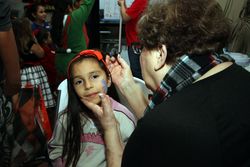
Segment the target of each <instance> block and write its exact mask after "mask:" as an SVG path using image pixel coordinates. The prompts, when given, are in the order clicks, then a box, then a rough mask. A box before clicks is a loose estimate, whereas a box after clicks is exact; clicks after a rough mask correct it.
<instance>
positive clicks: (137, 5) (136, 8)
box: [125, 0, 148, 46]
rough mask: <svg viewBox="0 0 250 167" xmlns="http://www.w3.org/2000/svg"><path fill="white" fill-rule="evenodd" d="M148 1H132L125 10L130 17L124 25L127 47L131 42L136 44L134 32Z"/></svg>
mask: <svg viewBox="0 0 250 167" xmlns="http://www.w3.org/2000/svg"><path fill="white" fill-rule="evenodd" d="M147 4H148V0H134V2H133V3H132V4H131V6H130V7H129V8H127V10H126V13H127V15H129V16H130V18H131V20H129V21H128V22H127V23H126V25H125V33H126V40H127V45H128V46H130V45H131V43H132V42H138V41H139V39H138V37H137V32H136V24H137V22H138V20H139V19H140V17H141V15H142V12H143V11H144V9H145V8H146V7H147Z"/></svg>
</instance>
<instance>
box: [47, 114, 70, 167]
mask: <svg viewBox="0 0 250 167" xmlns="http://www.w3.org/2000/svg"><path fill="white" fill-rule="evenodd" d="M63 118H64V116H61V117H60V119H59V120H57V122H56V125H55V128H54V131H53V135H52V138H51V139H50V141H49V142H48V152H49V158H50V159H51V161H52V164H53V166H54V167H64V166H65V164H64V163H63V160H62V152H63V145H64V139H65V133H66V130H65V128H64V127H65V126H66V125H63ZM64 120H65V119H64ZM64 123H65V121H64Z"/></svg>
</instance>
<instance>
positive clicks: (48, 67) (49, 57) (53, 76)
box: [40, 45, 60, 92]
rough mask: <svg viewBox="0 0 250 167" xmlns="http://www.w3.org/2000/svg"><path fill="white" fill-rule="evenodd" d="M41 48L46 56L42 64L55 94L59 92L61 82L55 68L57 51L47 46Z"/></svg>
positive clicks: (42, 59) (41, 60) (41, 61)
mask: <svg viewBox="0 0 250 167" xmlns="http://www.w3.org/2000/svg"><path fill="white" fill-rule="evenodd" d="M41 47H42V48H43V50H44V53H45V55H44V57H43V58H41V59H40V63H41V65H42V66H43V68H44V70H45V71H46V73H47V76H48V81H49V84H50V88H51V90H52V92H54V91H56V90H57V86H58V83H59V82H60V79H59V77H58V75H57V72H56V68H55V51H54V50H53V49H52V48H50V47H48V46H46V45H41Z"/></svg>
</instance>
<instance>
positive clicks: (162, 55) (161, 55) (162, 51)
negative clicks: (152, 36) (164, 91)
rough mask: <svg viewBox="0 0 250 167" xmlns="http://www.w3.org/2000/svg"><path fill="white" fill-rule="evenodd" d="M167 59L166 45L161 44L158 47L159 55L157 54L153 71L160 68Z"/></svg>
mask: <svg viewBox="0 0 250 167" xmlns="http://www.w3.org/2000/svg"><path fill="white" fill-rule="evenodd" d="M166 59H167V47H166V45H161V46H160V47H159V55H157V63H156V65H155V67H154V70H155V71H158V70H160V69H161V68H162V67H163V66H164V65H165V64H166Z"/></svg>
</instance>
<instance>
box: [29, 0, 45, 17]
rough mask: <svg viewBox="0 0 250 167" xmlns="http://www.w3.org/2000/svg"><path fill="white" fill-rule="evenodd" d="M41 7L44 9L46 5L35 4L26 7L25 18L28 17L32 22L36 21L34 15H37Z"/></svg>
mask: <svg viewBox="0 0 250 167" xmlns="http://www.w3.org/2000/svg"><path fill="white" fill-rule="evenodd" d="M39 6H42V7H44V5H43V4H42V3H34V4H31V5H28V6H26V7H25V16H26V17H28V18H29V19H30V20H31V21H35V20H36V18H35V17H34V16H33V14H35V15H36V13H37V10H38V8H39Z"/></svg>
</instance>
